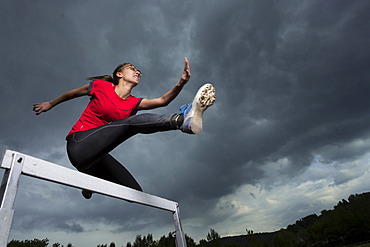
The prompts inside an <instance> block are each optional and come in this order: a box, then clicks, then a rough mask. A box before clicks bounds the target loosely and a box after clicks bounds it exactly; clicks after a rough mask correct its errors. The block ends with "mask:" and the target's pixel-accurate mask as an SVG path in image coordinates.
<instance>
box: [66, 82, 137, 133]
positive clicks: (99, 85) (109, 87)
mask: <svg viewBox="0 0 370 247" xmlns="http://www.w3.org/2000/svg"><path fill="white" fill-rule="evenodd" d="M115 88H116V86H115V85H114V84H112V83H111V82H108V81H102V80H96V81H93V82H91V83H90V87H89V91H88V95H89V96H91V100H90V103H89V104H88V105H87V107H86V109H85V110H84V111H83V113H82V115H81V117H80V119H79V120H78V121H77V122H76V124H75V125H74V126H73V127H72V129H71V131H70V132H69V133H68V135H67V137H68V136H69V135H71V134H72V133H75V132H79V131H85V130H89V129H93V128H97V127H100V126H102V125H105V124H107V123H109V122H114V121H117V120H120V119H124V118H127V117H129V116H132V115H135V114H136V112H137V110H138V107H139V104H140V102H141V100H142V98H136V97H134V96H130V97H129V98H128V99H122V98H121V97H119V96H118V95H117V93H116V92H115V91H114V89H115Z"/></svg>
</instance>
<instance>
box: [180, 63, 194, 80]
mask: <svg viewBox="0 0 370 247" xmlns="http://www.w3.org/2000/svg"><path fill="white" fill-rule="evenodd" d="M184 62H185V66H184V71H183V72H182V75H181V80H180V82H181V84H183V85H184V84H186V83H187V82H188V81H189V80H190V76H191V73H190V65H189V60H188V59H187V58H184Z"/></svg>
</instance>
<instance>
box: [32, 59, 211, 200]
mask: <svg viewBox="0 0 370 247" xmlns="http://www.w3.org/2000/svg"><path fill="white" fill-rule="evenodd" d="M141 76H142V73H141V72H140V70H138V69H137V68H136V67H135V66H134V65H133V64H131V63H124V64H120V65H119V66H118V67H117V68H116V69H115V70H114V72H113V77H112V76H109V75H104V76H96V77H90V78H87V79H88V80H91V81H92V82H91V83H89V84H86V85H84V86H82V87H80V88H77V89H74V90H71V91H68V92H66V93H64V94H62V95H60V96H59V97H57V98H55V99H53V100H51V101H49V102H43V103H38V104H34V105H33V110H34V111H35V112H36V115H39V114H41V113H42V112H46V111H48V110H50V109H51V108H53V107H54V106H56V105H58V104H60V103H62V102H65V101H68V100H71V99H74V98H77V97H80V96H90V97H91V99H90V102H89V104H88V105H87V107H86V109H85V110H84V111H83V113H82V115H81V117H80V118H79V120H78V121H77V122H76V124H75V125H74V126H73V127H72V129H71V131H70V132H69V133H68V135H67V137H66V140H67V153H68V157H69V160H70V161H71V163H72V165H73V166H74V167H76V168H77V170H79V171H80V172H83V173H86V174H89V175H92V176H95V177H98V178H101V179H105V180H108V181H111V182H113V183H117V184H120V185H123V186H127V187H130V188H133V189H136V190H139V191H142V188H141V187H140V185H139V184H138V182H137V181H136V180H135V179H134V177H133V176H132V175H131V174H130V172H129V171H128V170H127V169H126V168H125V167H124V166H123V165H121V164H120V163H119V162H118V161H117V160H116V159H115V158H113V157H112V156H111V155H110V154H109V152H111V151H112V150H113V149H114V148H116V147H117V146H118V145H120V144H121V143H122V142H124V141H125V140H127V139H128V138H130V137H132V136H134V135H136V134H139V133H141V134H150V133H155V132H160V131H169V130H178V129H180V130H181V131H182V132H184V133H188V134H199V133H200V132H201V131H202V116H203V112H204V111H205V110H206V109H207V108H208V107H209V106H211V105H213V103H214V102H215V99H216V98H215V89H214V87H213V86H212V85H211V84H209V83H207V84H205V85H203V86H202V87H201V88H200V89H199V90H198V92H197V94H196V95H195V98H194V99H193V102H192V103H191V104H187V105H184V106H182V107H181V108H180V113H177V114H171V115H158V114H148V113H146V114H140V115H135V114H136V113H137V111H140V110H150V109H155V108H159V107H164V106H167V105H168V104H169V103H170V102H171V101H172V100H174V99H175V98H176V96H177V95H178V94H179V93H180V92H181V90H182V88H183V87H184V86H185V84H186V83H187V82H188V81H189V79H190V76H191V74H190V66H189V61H188V59H187V58H185V67H184V71H183V72H182V75H181V78H180V80H179V82H178V83H176V84H175V86H174V87H173V88H172V89H171V90H169V91H168V92H167V93H165V94H164V95H163V96H162V97H159V98H155V99H143V98H137V97H134V96H132V95H131V91H132V89H133V88H134V87H136V86H137V85H138V84H139V81H140V78H141ZM82 194H83V196H84V197H85V198H86V199H89V198H91V196H92V192H91V191H87V190H83V191H82Z"/></svg>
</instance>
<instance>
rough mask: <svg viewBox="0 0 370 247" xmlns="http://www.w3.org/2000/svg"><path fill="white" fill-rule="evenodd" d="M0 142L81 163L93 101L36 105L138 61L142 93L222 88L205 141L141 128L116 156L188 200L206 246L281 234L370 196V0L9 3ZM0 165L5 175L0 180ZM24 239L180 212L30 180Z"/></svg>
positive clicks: (0, 42) (112, 237)
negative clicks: (70, 147) (186, 78)
mask: <svg viewBox="0 0 370 247" xmlns="http://www.w3.org/2000/svg"><path fill="white" fill-rule="evenodd" d="M0 12H1V14H0V34H1V38H0V51H1V61H0V63H1V66H0V73H1V77H2V83H1V84H0V103H1V104H0V105H1V112H2V115H1V126H2V127H1V130H0V131H1V133H0V149H1V151H2V152H3V151H4V150H6V149H11V150H16V151H19V152H22V153H26V154H29V155H32V156H35V157H38V158H42V159H45V160H48V161H51V162H53V163H57V164H60V165H63V166H66V167H69V168H71V169H74V168H73V167H72V165H71V164H70V163H69V161H68V158H67V156H66V151H65V140H64V138H65V136H66V134H67V133H68V132H69V130H70V128H71V126H72V125H73V124H74V123H75V121H76V120H77V119H78V117H79V115H80V114H81V112H82V111H83V109H84V108H85V106H86V104H87V103H88V100H89V99H88V98H87V97H85V98H79V99H75V100H73V101H70V102H66V103H63V104H61V105H59V106H57V107H55V108H54V109H52V110H51V111H50V112H47V113H44V114H42V115H40V116H35V115H34V114H33V112H32V104H33V103H38V102H43V101H48V100H51V99H54V98H55V97H57V96H59V95H60V94H62V93H64V92H66V91H68V90H71V89H74V88H77V87H80V86H82V85H84V84H86V83H88V82H87V81H85V80H84V78H86V77H89V76H94V75H101V74H110V73H111V72H112V71H113V69H114V68H115V67H116V65H118V64H120V63H122V62H131V63H134V64H135V65H137V66H138V67H139V68H140V69H141V71H142V72H143V74H144V76H143V78H142V80H141V82H140V85H139V86H138V87H137V88H135V89H134V92H133V94H134V95H135V96H138V97H144V98H155V97H158V96H161V95H162V94H163V93H165V92H166V91H167V90H169V89H170V88H171V87H172V86H173V85H174V83H176V82H177V81H178V79H179V77H180V75H181V71H182V68H183V59H184V57H188V58H189V60H190V66H191V72H192V78H191V81H190V82H189V84H188V85H187V86H186V87H185V88H184V90H183V92H182V93H181V94H180V95H179V96H178V98H176V99H175V100H174V101H173V102H172V103H171V104H170V105H169V106H168V107H166V108H163V109H158V110H155V111H153V112H156V113H173V112H176V111H177V109H178V107H179V106H181V105H182V104H184V103H188V102H190V101H191V99H192V97H193V95H194V93H195V92H196V90H197V89H198V88H199V87H200V86H201V85H202V84H203V83H205V82H208V81H209V82H212V83H213V84H214V86H215V87H216V91H217V101H216V104H215V105H214V106H213V107H211V108H210V109H209V110H207V112H206V114H205V119H204V125H205V126H204V127H205V129H204V131H203V132H202V134H201V135H199V136H190V135H185V134H182V133H181V132H166V133H157V134H154V135H138V136H135V137H133V138H132V139H130V140H129V141H127V142H125V143H124V144H122V145H121V146H119V147H118V148H117V149H116V150H115V151H114V152H113V155H114V156H115V157H116V158H117V159H119V160H120V161H122V163H124V165H125V166H126V167H127V168H128V169H129V170H130V171H131V172H132V173H133V174H134V176H135V177H136V178H137V180H138V181H139V182H140V184H141V185H142V187H143V189H144V191H146V192H148V193H151V194H154V195H159V196H161V197H164V198H168V199H170V200H173V201H178V202H179V203H180V209H181V216H182V223H183V228H184V231H185V232H186V233H187V234H188V235H189V236H191V237H192V238H194V239H195V240H196V241H199V239H202V238H205V237H206V235H207V233H208V232H209V230H210V228H213V229H215V230H216V231H217V232H218V233H219V234H220V235H221V236H226V235H238V234H245V233H246V231H245V229H246V228H248V229H251V230H253V231H254V232H267V231H274V230H278V229H280V228H282V227H286V226H287V225H288V224H292V223H294V222H295V221H296V220H298V219H300V218H302V217H304V216H306V215H309V214H312V213H317V214H319V213H320V212H321V211H322V210H323V209H331V208H332V207H333V206H334V205H335V204H336V203H337V202H338V201H339V200H341V199H343V198H344V199H346V198H348V197H349V196H350V195H351V194H355V193H362V192H365V191H370V174H369V171H370V98H369V93H370V72H369V66H370V50H369V47H370V34H369V30H370V19H369V15H368V13H369V12H370V3H369V2H368V1H361V0H358V1H356V0H353V1H346V0H343V1H341V0H336V1H334V0H328V1H320V0H309V1H308V0H307V1H304V0H302V1H294V0H287V1H284V0H281V1H268V0H262V1H251V0H247V1H245V0H240V1H237V0H232V1H221V0H220V1H215V0H204V1H198V0H194V1H191V0H186V1H169V0H167V1H165V0H158V1H149V0H148V1H145V0H144V1H124V0H120V1H119V0H109V1H98V0H92V1H82V0H77V1H54V0H53V1H46V0H34V1H25V0H15V1H10V0H2V1H1V2H0ZM2 173H3V171H1V173H0V175H2ZM15 212H16V213H15V217H14V221H13V227H12V231H11V235H10V239H33V238H49V239H50V242H51V243H54V242H60V243H61V244H64V245H66V244H67V243H72V244H73V245H75V246H79V247H91V246H96V245H97V244H104V243H110V242H112V241H114V242H115V243H116V244H117V245H119V246H121V245H125V244H126V243H127V242H128V241H131V242H132V241H133V240H134V239H135V236H136V235H137V234H141V235H147V234H148V233H152V234H153V235H154V238H156V239H158V238H159V237H160V236H162V235H167V234H168V233H169V232H170V231H173V230H174V227H173V221H172V216H171V214H170V213H168V212H162V211H160V210H157V209H153V208H147V207H144V206H141V205H136V204H130V203H126V202H122V201H119V200H116V199H111V198H107V197H103V196H100V195H94V196H93V198H92V199H91V200H85V199H84V198H82V196H81V194H80V191H78V190H76V189H72V188H69V187H66V186H61V185H56V184H52V183H48V182H43V181H38V180H36V179H32V178H27V177H23V178H22V180H21V183H20V189H19V193H18V195H17V200H16V203H15Z"/></svg>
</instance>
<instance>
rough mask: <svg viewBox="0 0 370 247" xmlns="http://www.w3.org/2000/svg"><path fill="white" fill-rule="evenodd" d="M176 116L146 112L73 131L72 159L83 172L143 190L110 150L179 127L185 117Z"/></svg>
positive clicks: (69, 146) (70, 139)
mask: <svg viewBox="0 0 370 247" xmlns="http://www.w3.org/2000/svg"><path fill="white" fill-rule="evenodd" d="M177 116H178V115H177V114H173V115H157V114H150V113H146V114H140V115H135V116H131V117H128V118H125V119H122V120H118V121H115V122H111V123H108V124H106V125H103V126H100V127H98V128H95V129H91V130H86V131H81V132H76V133H73V134H71V135H70V136H68V137H67V153H68V157H69V160H70V161H71V163H72V165H73V166H74V167H76V168H77V170H79V171H80V172H83V173H86V174H89V175H92V176H95V177H98V178H102V179H105V180H108V181H111V182H113V183H117V184H120V185H123V186H127V187H130V188H133V189H136V190H140V191H142V188H141V186H140V185H139V184H138V182H137V181H136V180H135V178H134V177H133V176H132V175H131V173H130V172H129V171H128V170H127V169H126V168H125V167H124V166H123V165H122V164H120V163H119V162H118V161H117V160H116V159H115V158H113V157H112V156H111V155H110V154H109V152H110V151H112V150H113V149H114V148H116V147H117V146H118V145H120V144H121V143H122V142H124V141H125V140H127V139H128V138H130V137H132V136H134V135H136V134H139V133H140V134H151V133H155V132H160V131H169V130H175V129H178V126H181V124H182V117H181V118H177ZM179 121H181V122H179ZM138 152H140V150H138Z"/></svg>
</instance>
